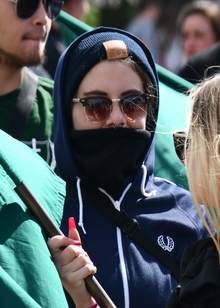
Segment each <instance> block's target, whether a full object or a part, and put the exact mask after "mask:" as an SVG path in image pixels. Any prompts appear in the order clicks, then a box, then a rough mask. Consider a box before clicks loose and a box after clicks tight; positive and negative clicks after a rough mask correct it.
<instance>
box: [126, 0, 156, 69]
mask: <svg viewBox="0 0 220 308" xmlns="http://www.w3.org/2000/svg"><path fill="white" fill-rule="evenodd" d="M160 14H161V4H160V1H156V2H155V1H146V0H142V1H140V3H139V13H138V14H137V16H136V17H135V18H134V19H133V20H131V21H130V22H129V23H128V25H127V26H126V30H127V31H128V32H131V33H132V34H134V35H136V36H137V37H138V38H140V39H141V40H142V41H143V42H144V43H145V44H146V45H147V46H148V48H149V49H150V50H151V52H152V54H153V57H154V60H155V62H156V63H160V52H161V51H160V43H159V39H158V35H157V34H158V33H157V32H158V30H157V20H158V19H159V17H160Z"/></svg>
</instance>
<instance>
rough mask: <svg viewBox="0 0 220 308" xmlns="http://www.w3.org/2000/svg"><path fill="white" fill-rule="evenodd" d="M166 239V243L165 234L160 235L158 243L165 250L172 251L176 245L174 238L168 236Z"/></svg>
mask: <svg viewBox="0 0 220 308" xmlns="http://www.w3.org/2000/svg"><path fill="white" fill-rule="evenodd" d="M166 239H167V240H166V243H165V241H164V236H163V235H160V236H159V237H158V239H157V243H158V244H159V246H160V247H161V248H163V249H164V250H168V251H169V252H171V251H172V250H173V248H174V246H175V244H174V240H173V239H172V238H171V237H169V236H167V237H166Z"/></svg>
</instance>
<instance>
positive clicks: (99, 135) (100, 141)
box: [71, 128, 150, 200]
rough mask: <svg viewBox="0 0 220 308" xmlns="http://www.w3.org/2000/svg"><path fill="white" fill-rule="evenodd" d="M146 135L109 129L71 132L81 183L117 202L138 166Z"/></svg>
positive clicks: (132, 131)
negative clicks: (89, 185) (92, 187)
mask: <svg viewBox="0 0 220 308" xmlns="http://www.w3.org/2000/svg"><path fill="white" fill-rule="evenodd" d="M149 139H150V133H149V132H148V131H146V130H142V129H129V128H117V129H114V128H110V129H93V130H84V131H82V130H81V131H77V130H73V131H71V140H72V149H73V155H74V159H75V161H76V164H77V166H78V169H79V171H80V172H81V175H82V179H83V180H85V181H87V182H88V183H89V184H92V185H95V186H97V187H100V188H103V189H105V190H106V191H107V192H108V193H109V194H110V195H111V196H112V197H113V198H114V199H116V200H117V199H118V198H119V197H120V196H121V194H122V192H123V190H124V189H125V187H126V186H127V185H128V184H129V183H130V182H131V181H132V179H133V176H134V173H135V171H136V170H137V169H138V167H139V166H140V165H141V164H142V161H143V159H144V155H145V150H146V147H147V146H148V142H149Z"/></svg>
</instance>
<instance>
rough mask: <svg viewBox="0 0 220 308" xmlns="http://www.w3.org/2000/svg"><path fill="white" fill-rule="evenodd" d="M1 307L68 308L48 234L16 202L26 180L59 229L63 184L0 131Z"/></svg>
mask: <svg viewBox="0 0 220 308" xmlns="http://www.w3.org/2000/svg"><path fill="white" fill-rule="evenodd" d="M0 139H1V150H0V183H1V190H0V226H1V232H0V290H1V296H0V306H1V307H2V308H6V307H7V308H9V307H19V308H23V307H24V308H26V307H30V308H35V307H36V308H38V307H43V308H50V307H51V308H56V307H57V308H65V307H68V305H67V302H66V299H65V295H64V292H63V288H62V285H61V281H60V278H59V275H58V273H57V270H56V268H55V265H54V263H53V261H52V258H51V255H50V252H49V249H48V247H47V239H48V238H47V235H46V234H45V232H44V230H42V228H41V226H40V225H39V223H38V222H37V221H36V219H35V218H34V217H33V216H32V214H31V213H30V211H29V210H28V209H27V207H26V206H25V204H24V203H23V202H22V200H21V199H20V198H19V196H18V195H17V193H16V192H15V190H14V188H15V186H17V184H19V183H16V182H15V180H14V179H16V181H18V182H19V181H24V182H25V183H26V185H27V186H28V187H29V189H30V190H31V191H32V192H33V194H34V195H35V196H37V198H38V200H39V201H40V203H41V204H42V205H43V206H44V207H45V209H46V210H47V211H48V213H49V214H50V215H51V217H52V219H53V220H54V221H55V223H56V224H57V225H58V226H59V225H60V221H61V217H62V212H63V205H64V200H65V183H64V182H63V181H62V180H61V179H60V178H59V177H58V176H57V175H56V174H55V173H54V172H53V171H52V170H51V169H50V168H49V166H48V164H47V163H46V162H45V161H44V160H43V159H42V158H41V157H40V156H39V155H38V154H36V153H35V152H34V151H33V150H31V149H30V148H29V147H28V146H26V145H25V144H23V143H21V142H19V141H17V140H15V139H13V138H12V137H10V136H9V135H7V134H6V133H4V132H3V131H1V130H0Z"/></svg>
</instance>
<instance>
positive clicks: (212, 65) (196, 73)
mask: <svg viewBox="0 0 220 308" xmlns="http://www.w3.org/2000/svg"><path fill="white" fill-rule="evenodd" d="M219 54H220V42H217V43H215V44H214V45H212V46H211V47H208V48H206V49H205V50H202V51H200V52H198V53H196V54H195V55H194V56H192V57H190V58H189V59H188V60H187V61H186V63H185V64H184V65H183V66H182V67H181V68H180V70H179V72H178V75H179V76H180V77H182V78H184V79H186V80H187V81H189V82H191V83H193V84H196V83H199V82H201V81H202V80H203V79H205V78H207V77H210V76H212V75H215V74H216V73H217V72H219V68H220V57H219Z"/></svg>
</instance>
